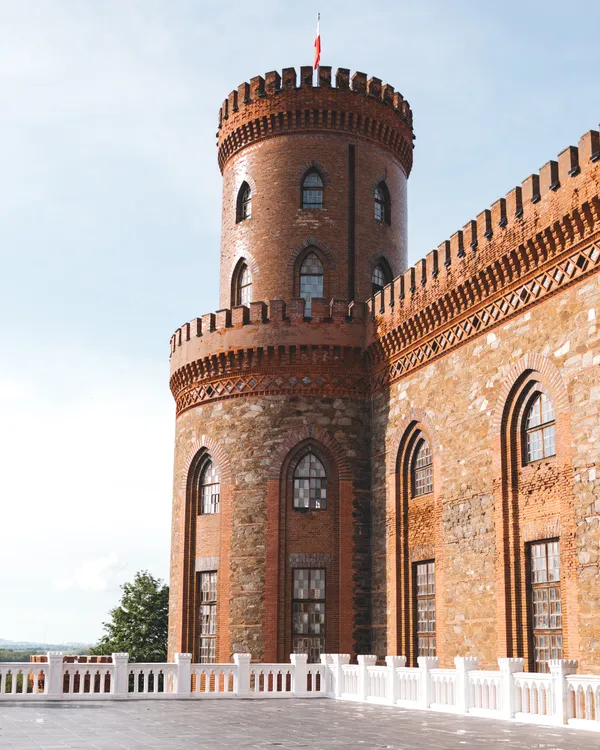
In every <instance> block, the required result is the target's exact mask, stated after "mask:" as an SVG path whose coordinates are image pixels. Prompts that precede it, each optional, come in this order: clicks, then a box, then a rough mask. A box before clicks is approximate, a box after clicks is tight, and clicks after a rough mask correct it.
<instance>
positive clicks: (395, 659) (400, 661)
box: [385, 656, 406, 667]
mask: <svg viewBox="0 0 600 750" xmlns="http://www.w3.org/2000/svg"><path fill="white" fill-rule="evenodd" d="M385 663H386V664H387V665H388V667H405V666H406V656H386V657H385Z"/></svg>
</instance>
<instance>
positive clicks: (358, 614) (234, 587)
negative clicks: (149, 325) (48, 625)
mask: <svg viewBox="0 0 600 750" xmlns="http://www.w3.org/2000/svg"><path fill="white" fill-rule="evenodd" d="M412 148H413V134H412V114H411V111H410V107H409V105H408V103H407V102H406V101H404V99H403V98H402V97H401V96H400V94H398V93H397V92H395V91H394V89H393V88H392V87H391V86H389V85H385V86H382V84H381V81H380V80H379V79H377V78H370V79H368V80H367V76H366V75H365V74H363V73H355V74H354V75H353V76H352V77H350V73H349V71H348V70H346V69H339V70H338V71H337V74H336V77H335V85H332V81H331V69H330V68H327V67H321V68H320V71H319V86H313V84H312V69H311V68H310V67H306V68H301V73H300V80H299V81H298V80H297V76H296V71H295V69H293V68H286V69H285V70H284V71H283V73H282V75H280V74H279V73H276V72H271V73H267V74H266V76H265V77H264V78H263V77H260V76H259V77H256V78H252V79H251V80H250V83H244V84H242V85H241V86H240V87H238V89H237V90H236V91H233V92H232V93H231V94H230V95H229V97H228V98H227V99H226V100H225V102H224V103H223V106H222V107H221V110H220V113H219V131H218V158H219V165H220V167H221V170H222V173H223V212H222V243H221V280H220V303H221V307H222V309H221V310H218V311H217V312H216V313H208V314H205V315H204V316H203V317H201V318H196V319H194V320H192V321H191V322H190V323H186V324H185V325H183V326H182V327H181V328H179V329H178V330H177V331H176V332H175V334H174V336H173V337H172V339H171V390H172V392H173V395H174V397H175V400H176V405H177V422H176V445H175V484H174V499H173V529H172V547H171V594H170V595H171V602H170V623H169V650H170V653H171V654H172V653H173V652H175V651H181V652H188V651H189V652H192V653H193V655H194V659H195V660H196V661H201V660H204V661H211V660H219V661H228V660H229V658H230V655H231V653H232V652H234V651H248V652H250V653H252V655H253V657H254V658H256V659H262V660H266V661H277V660H282V659H286V658H287V656H288V655H289V653H290V652H292V651H297V652H302V653H308V654H309V658H310V660H318V655H319V653H322V652H323V651H325V650H327V651H329V652H351V651H354V652H356V651H360V652H362V653H369V647H370V638H371V634H370V625H369V623H370V601H371V599H370V576H371V570H370V565H371V563H370V560H371V555H370V552H371V550H370V539H371V518H370V509H369V508H370V470H369V456H370V444H369V440H370V423H369V391H368V375H367V368H366V362H365V305H364V300H366V299H367V298H368V297H370V296H371V295H372V293H373V291H374V290H377V289H378V288H380V287H382V286H384V285H385V284H386V283H388V282H389V281H391V279H392V278H393V276H394V275H398V274H399V273H402V272H403V271H404V270H405V266H406V181H407V177H408V174H409V172H410V168H411V164H412Z"/></svg>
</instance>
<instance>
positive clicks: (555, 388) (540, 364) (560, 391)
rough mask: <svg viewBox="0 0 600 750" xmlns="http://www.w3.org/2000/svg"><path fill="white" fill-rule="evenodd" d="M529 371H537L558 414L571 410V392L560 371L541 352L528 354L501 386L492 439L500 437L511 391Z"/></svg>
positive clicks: (491, 426) (514, 367) (517, 363)
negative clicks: (569, 392)
mask: <svg viewBox="0 0 600 750" xmlns="http://www.w3.org/2000/svg"><path fill="white" fill-rule="evenodd" d="M528 373H535V374H536V376H537V377H538V379H539V381H540V382H541V383H542V384H543V385H545V386H546V388H547V389H548V391H549V393H550V395H551V397H552V403H553V405H554V411H555V412H556V413H557V414H559V413H560V414H566V413H568V412H569V394H568V391H567V386H566V384H565V381H564V380H563V377H562V375H561V374H560V371H559V370H558V369H557V368H556V367H555V365H554V364H553V363H552V362H551V361H550V360H549V359H548V358H547V357H544V356H543V355H541V354H526V355H525V356H523V357H521V359H520V360H519V361H518V362H516V363H515V364H514V365H513V366H512V367H511V368H510V370H509V371H508V373H507V375H506V377H505V378H504V382H503V383H502V387H501V388H500V393H499V394H498V398H497V399H496V405H495V407H494V411H493V414H492V421H491V424H490V438H491V439H492V440H496V439H498V438H499V437H500V432H501V429H502V424H503V420H504V417H505V412H506V406H507V403H508V401H509V397H510V395H511V392H512V391H513V390H514V388H515V385H516V384H517V383H518V381H519V380H520V379H521V378H522V377H523V376H524V375H527V374H528Z"/></svg>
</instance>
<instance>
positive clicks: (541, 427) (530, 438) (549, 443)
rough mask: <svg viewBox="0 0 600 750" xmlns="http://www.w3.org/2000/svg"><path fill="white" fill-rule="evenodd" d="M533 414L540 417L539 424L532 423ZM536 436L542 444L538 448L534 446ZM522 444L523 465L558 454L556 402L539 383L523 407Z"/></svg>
mask: <svg viewBox="0 0 600 750" xmlns="http://www.w3.org/2000/svg"><path fill="white" fill-rule="evenodd" d="M544 406H545V407H546V408H544ZM548 407H549V408H548ZM536 411H537V415H536V413H535V412H536ZM532 416H533V417H535V416H537V417H538V418H539V421H538V422H537V424H531V423H530V419H531V417H532ZM535 438H537V440H536V441H535V442H536V443H538V444H539V446H540V448H539V449H538V450H536V449H535V448H533V447H532V446H533V445H534V439H535ZM521 445H522V448H521V454H522V457H523V460H522V463H523V465H528V464H533V463H537V462H538V461H543V460H546V459H549V458H553V457H554V456H556V413H555V411H554V404H553V402H552V399H551V397H550V395H549V394H548V393H547V392H546V390H545V389H543V388H541V387H540V386H539V385H538V384H536V386H535V387H534V389H533V393H531V394H530V395H529V398H528V399H527V401H526V402H525V407H524V409H523V416H522V419H521Z"/></svg>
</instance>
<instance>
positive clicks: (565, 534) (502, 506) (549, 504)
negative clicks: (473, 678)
mask: <svg viewBox="0 0 600 750" xmlns="http://www.w3.org/2000/svg"><path fill="white" fill-rule="evenodd" d="M539 392H541V393H545V394H546V395H547V396H548V397H549V398H550V399H551V401H552V404H553V407H554V413H555V416H556V445H557V451H556V455H551V456H548V457H547V458H543V459H542V460H540V461H536V462H533V463H528V462H527V461H526V460H525V453H524V451H525V440H524V425H523V422H524V420H525V418H526V411H527V408H528V405H529V404H530V403H531V401H532V399H533V398H534V397H535V394H536V393H539ZM489 438H490V440H489V444H490V449H491V454H492V474H493V486H494V526H495V536H496V590H497V597H496V601H497V608H498V610H497V616H498V622H501V623H504V628H503V629H501V630H500V632H499V636H498V637H499V643H498V655H499V656H507V657H523V658H525V659H526V660H527V661H528V662H529V668H531V669H532V668H533V666H534V664H533V647H532V646H533V643H532V640H531V638H532V636H531V632H532V631H531V628H530V625H531V620H530V616H531V613H530V602H529V596H530V594H529V571H528V554H529V552H528V546H527V544H528V543H530V542H534V541H544V540H547V539H551V538H554V539H558V541H559V545H560V568H561V590H562V593H561V602H562V607H563V610H564V612H563V632H562V634H563V644H564V657H565V658H572V656H571V655H573V654H575V653H576V652H577V647H578V633H577V632H576V629H574V628H573V629H569V627H568V623H573V622H576V621H577V610H578V607H579V603H578V602H577V598H576V596H574V595H573V594H572V592H574V591H576V583H575V581H574V580H573V576H574V575H575V573H574V571H573V569H572V567H571V566H570V560H571V559H572V558H573V557H574V556H575V555H576V549H575V546H574V545H575V542H574V539H575V533H574V532H575V521H574V509H573V506H572V502H571V497H572V492H573V490H572V486H573V467H572V457H571V451H570V446H571V428H570V408H569V397H568V392H567V388H566V385H565V382H564V380H563V378H562V377H561V374H560V372H559V371H558V369H557V368H556V367H555V366H554V365H553V364H552V362H550V360H549V359H547V358H546V357H544V356H542V355H540V354H527V355H525V356H524V357H522V358H521V359H520V360H519V361H518V362H517V363H515V365H514V366H513V367H511V369H510V371H509V372H508V374H507V375H506V377H505V379H504V382H503V383H502V386H501V388H500V392H499V394H498V398H497V400H496V405H495V408H494V411H493V413H492V418H491V422H490V428H489Z"/></svg>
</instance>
